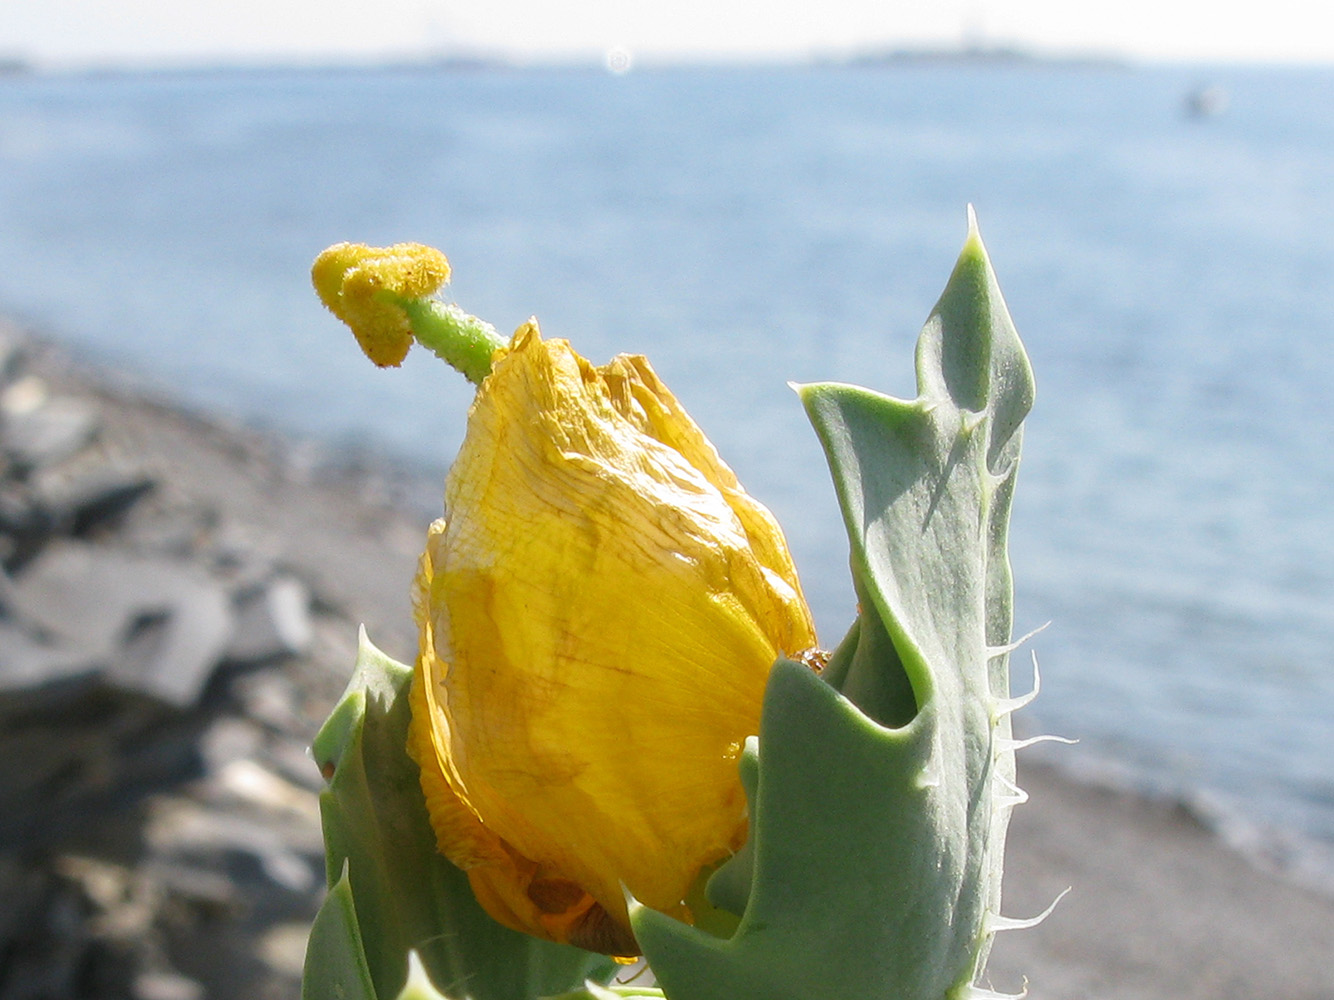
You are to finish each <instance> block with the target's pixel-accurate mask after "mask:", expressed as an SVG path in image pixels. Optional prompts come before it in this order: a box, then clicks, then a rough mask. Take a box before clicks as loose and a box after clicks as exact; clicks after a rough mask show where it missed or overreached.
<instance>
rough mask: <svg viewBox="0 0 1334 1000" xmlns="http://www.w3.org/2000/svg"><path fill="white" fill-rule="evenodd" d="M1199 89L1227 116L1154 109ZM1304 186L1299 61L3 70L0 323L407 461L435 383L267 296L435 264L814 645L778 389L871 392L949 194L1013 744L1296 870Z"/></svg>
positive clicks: (1331, 784)
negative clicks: (15, 74)
mask: <svg viewBox="0 0 1334 1000" xmlns="http://www.w3.org/2000/svg"><path fill="white" fill-rule="evenodd" d="M1206 81H1208V82H1213V83H1217V84H1221V85H1222V86H1224V87H1225V88H1226V89H1227V91H1228V93H1229V95H1230V97H1231V102H1230V106H1229V107H1228V108H1227V110H1226V112H1225V113H1223V114H1222V115H1219V116H1217V117H1214V118H1211V119H1209V120H1204V121H1195V120H1188V119H1187V118H1186V117H1185V116H1184V115H1183V113H1182V105H1183V98H1184V96H1185V95H1186V93H1187V92H1188V91H1189V90H1190V89H1191V88H1192V87H1194V86H1197V85H1199V84H1200V83H1202V82H1206ZM1332 182H1334V72H1331V71H1301V72H1298V71H1288V72H1280V71H1258V70H1257V71H1245V72H1242V71H1236V70H1233V71H1226V70H1220V71H1217V72H1212V73H1207V74H1205V73H1201V72H1199V71H1190V72H1187V71H1175V70H1167V69H1154V70H1136V71H1125V70H1115V69H1093V68H1080V69H1076V68H1068V67H1066V68H1062V67H975V68H968V67H945V66H918V67H895V68H879V69H871V68H862V69H836V68H823V69H783V70H778V69H763V70H761V69H748V70H724V69H710V70H703V69H693V70H672V71H666V70H664V71H644V72H634V73H631V74H629V75H627V76H625V77H612V76H609V75H605V74H602V73H599V72H593V71H587V72H579V71H564V72H555V71H551V72H536V71H534V72H526V73H517V72H516V73H511V72H489V73H464V72H444V71H436V72H432V71H425V70H418V71H395V72H389V71H382V72H369V71H368V72H345V73H335V72H326V73H315V72H310V73H300V74H297V73H291V74H284V73H269V74H256V73H252V74H217V75H199V76H193V77H189V76H122V77H106V78H49V79H43V78H12V79H6V80H0V260H3V268H0V309H4V310H8V311H10V312H12V313H15V314H17V315H19V316H21V317H24V318H26V319H28V320H31V321H34V322H36V323H39V324H40V325H42V326H43V327H45V328H46V329H48V330H50V331H52V332H53V333H54V334H56V335H57V336H59V337H60V338H62V339H64V340H65V341H67V342H69V343H72V344H77V345H82V346H83V348H84V349H85V350H86V351H87V352H88V353H89V354H90V355H92V356H94V357H96V358H99V359H106V360H111V361H114V362H116V363H119V364H121V365H123V366H131V367H133V368H134V369H136V370H138V371H140V372H143V373H145V374H147V375H148V376H149V377H151V378H153V379H155V380H156V381H158V382H159V383H161V384H163V385H165V386H168V387H169V388H170V390H171V391H173V392H175V393H177V394H178V395H179V396H180V397H181V398H182V399H184V400H186V401H188V402H190V403H191V404H193V405H196V406H202V407H205V408H208V409H212V410H216V411H223V412H227V413H231V414H239V415H241V416H244V417H246V418H249V419H253V420H257V421H261V422H264V423H266V424H269V425H271V426H276V427H279V428H282V429H286V430H289V431H295V432H299V433H302V434H306V435H311V436H314V437H316V438H318V439H321V440H324V441H328V442H345V441H358V442H361V443H362V444H369V445H370V446H371V447H375V448H379V449H384V450H386V451H390V452H394V453H397V454H399V455H402V456H405V457H407V458H409V459H411V460H413V461H415V462H418V463H422V464H425V465H431V466H443V464H444V463H446V462H447V461H448V459H449V457H450V455H451V453H452V451H453V450H454V448H455V447H456V445H457V443H458V440H459V437H460V435H461V429H462V416H463V412H464V408H465V406H466V403H467V399H468V396H469V393H468V390H467V388H466V387H465V385H464V384H463V382H462V380H461V379H459V378H457V377H452V376H451V375H450V374H449V373H447V372H445V371H443V370H441V369H439V367H438V366H437V365H435V364H433V363H430V362H427V361H420V360H419V361H418V362H417V363H411V364H409V365H408V366H406V368H405V369H404V370H402V371H398V372H388V373H381V372H376V371H374V370H372V369H371V368H370V367H369V365H368V364H366V363H365V362H364V361H363V359H362V358H361V357H360V355H359V353H358V352H357V350H356V348H355V346H354V345H353V343H352V341H351V338H350V337H349V336H347V335H346V331H344V330H342V329H341V328H340V327H339V326H338V325H337V324H336V323H335V322H334V321H333V320H332V319H331V318H330V317H328V316H327V315H325V314H324V313H323V312H322V311H321V310H320V309H319V308H318V306H317V304H316V302H315V299H314V297H313V295H312V294H311V293H310V291H309V288H308V283H307V277H306V274H307V268H308V265H309V262H310V259H311V258H312V257H313V256H314V254H315V253H316V252H317V251H318V250H320V249H321V248H322V247H324V246H325V245H326V244H328V243H332V242H336V241H338V240H343V239H355V240H360V241H364V242H370V243H388V242H394V241H397V240H403V239H415V240H421V241H424V242H429V243H434V244H436V245H438V246H440V247H442V248H443V249H445V250H446V251H447V252H448V253H449V255H450V257H451V259H452V261H453V263H454V267H455V283H454V286H453V294H454V296H455V298H456V299H457V300H458V301H459V302H460V304H462V305H463V306H465V308H467V309H469V310H470V311H473V312H475V313H477V314H479V315H482V316H485V317H487V318H489V319H491V320H492V321H493V322H495V323H496V324H497V325H498V326H500V327H512V326H514V325H515V324H517V323H518V322H519V321H521V320H523V319H524V318H526V317H527V316H528V315H529V314H530V313H536V314H537V315H538V316H539V318H540V319H541V320H542V323H543V327H544V330H545V331H546V333H547V334H548V335H559V336H568V337H569V338H571V339H572V340H574V341H576V343H577V345H578V346H579V347H580V348H581V349H582V351H583V352H584V353H585V354H587V355H588V356H590V357H592V358H593V359H595V360H599V361H601V360H605V359H606V358H608V357H609V356H611V355H612V354H614V353H616V352H618V351H623V350H630V351H642V352H645V353H648V354H650V355H651V356H652V358H653V360H654V363H655V365H656V367H657V368H658V370H659V371H660V372H661V373H662V374H663V376H664V377H665V378H666V379H667V381H668V382H669V384H671V385H672V386H673V387H674V389H675V390H676V391H677V393H678V394H679V395H680V396H681V397H682V398H683V399H684V400H685V402H686V403H687V405H688V406H689V407H690V409H691V410H692V412H693V413H694V414H695V416H696V418H697V419H698V420H699V421H700V423H701V424H702V425H703V426H704V427H705V429H706V430H707V431H708V432H709V433H710V435H711V436H712V437H713V439H714V441H715V442H716V443H717V444H718V446H719V448H720V450H721V451H722V452H723V454H724V455H725V456H726V457H727V458H728V460H729V461H730V462H731V463H732V464H733V466H734V467H735V468H736V469H737V471H738V473H739V474H740V475H741V477H742V479H743V481H744V482H746V484H747V485H748V487H749V488H750V489H751V491H752V492H754V493H756V494H757V495H758V496H760V497H761V498H762V499H763V500H765V501H766V502H767V503H769V504H770V506H772V507H773V508H774V510H775V511H776V513H777V514H778V515H779V517H780V519H781V520H782V521H783V522H784V524H785V525H786V526H787V527H788V530H789V533H790V538H791V541H792V544H793V547H794V549H795V551H796V554H797V559H798V563H799V565H800V566H801V569H802V572H803V576H804V579H805V581H806V586H807V590H808V593H809V595H810V596H811V598H812V603H813V604H814V606H815V608H816V613H817V616H818V619H819V621H820V623H821V627H822V631H823V633H824V637H825V641H826V642H827V643H832V642H834V641H836V640H837V638H838V636H839V635H840V634H841V631H842V629H843V628H844V627H845V625H846V624H847V622H848V620H849V619H850V617H851V613H852V601H851V596H850V590H849V587H848V586H847V584H846V583H845V582H844V577H845V575H846V573H845V559H846V556H845V552H846V549H845V542H844V540H843V538H842V534H841V528H840V525H839V519H838V516H837V513H836V510H835V507H834V502H833V495H832V491H831V489H830V488H829V487H828V485H827V483H826V474H825V472H824V470H823V466H822V462H821V458H820V454H819V451H818V448H817V445H816V443H815V439H814V435H813V434H812V433H811V431H810V430H809V428H808V427H807V426H806V425H805V423H804V419H803V417H802V414H801V410H800V407H799V406H798V404H797V401H796V399H795V397H793V395H792V394H791V392H790V391H789V390H788V389H787V388H786V384H785V383H786V382H787V380H789V379H792V380H798V381H802V380H818V379H826V378H832V379H841V380H847V381H857V382H863V383H865V384H869V385H872V386H875V387H878V388H882V389H886V390H888V391H891V392H894V393H896V394H899V395H911V393H912V388H913V383H912V368H911V356H912V355H911V350H912V343H913V340H914V338H915V336H916V332H917V329H918V328H919V326H920V325H921V323H922V321H923V320H924V319H925V317H926V315H927V313H928V312H929V310H930V307H931V305H932V303H933V302H934V300H935V297H936V295H937V294H938V293H939V290H940V288H941V286H942V285H943V283H944V280H945V278H946V276H947V275H948V272H949V269H950V267H951V265H952V263H953V259H954V255H955V254H956V252H957V250H958V247H959V246H960V244H961V241H962V239H963V236H964V220H965V215H964V208H965V205H966V204H967V203H968V202H972V203H974V204H975V205H976V206H977V210H978V214H979V217H980V219H981V223H982V230H983V234H984V236H985V238H986V239H987V242H988V245H989V247H990V249H991V252H992V257H993V260H994V262H995V265H996V267H997V270H998V272H999V275H1000V278H1001V282H1002V285H1003V287H1004V288H1005V290H1006V295H1007V298H1008V300H1009V303H1010V306H1011V310H1012V312H1013V314H1014V317H1015V320H1016V322H1017V324H1018V326H1019V329H1020V332H1021V334H1022V335H1023V336H1024V338H1025V341H1026V343H1027V345H1028V348H1029V351H1030V353H1031V354H1032V357H1033V361H1034V365H1035V368H1036V371H1037V375H1038V385H1039V399H1038V405H1037V408H1036V410H1035V411H1034V414H1033V417H1032V419H1031V421H1030V424H1029V432H1028V438H1027V454H1026V457H1025V462H1024V469H1023V472H1022V475H1021V483H1020V491H1019V495H1018V498H1017V507H1016V515H1015V527H1014V534H1013V542H1012V545H1013V556H1014V562H1015V569H1016V577H1017V587H1018V608H1017V615H1018V626H1019V628H1020V630H1021V631H1027V630H1028V629H1029V628H1032V627H1035V626H1037V625H1040V624H1042V623H1043V622H1046V621H1051V622H1052V625H1051V627H1050V628H1049V629H1048V630H1047V631H1046V632H1044V633H1043V634H1042V635H1041V636H1040V637H1038V638H1037V639H1036V640H1035V641H1034V643H1033V646H1034V647H1035V648H1036V649H1037V651H1038V653H1039V655H1040V657H1041V659H1042V662H1043V665H1044V680H1045V685H1044V686H1045V694H1044V695H1043V697H1042V699H1041V700H1040V701H1039V702H1038V704H1037V705H1036V706H1035V707H1034V708H1033V709H1032V710H1030V713H1029V719H1030V723H1029V724H1030V727H1041V728H1047V729H1052V730H1055V731H1058V732H1060V733H1063V734H1066V735H1070V736H1075V737H1079V738H1080V739H1081V740H1082V742H1081V744H1080V745H1079V746H1078V747H1076V748H1073V749H1070V750H1062V751H1060V754H1059V756H1060V758H1061V759H1062V760H1064V761H1065V762H1066V763H1068V764H1070V765H1071V766H1072V767H1074V768H1077V769H1081V768H1082V769H1086V770H1096V771H1098V772H1099V773H1102V774H1109V773H1112V774H1117V775H1121V776H1124V777H1127V778H1129V779H1131V780H1135V781H1137V782H1141V783H1143V784H1145V785H1147V786H1151V787H1153V788H1156V789H1159V790H1161V791H1165V792H1168V793H1171V794H1180V795H1184V796H1187V797H1188V798H1190V799H1191V800H1192V801H1195V802H1199V803H1203V804H1204V807H1205V809H1206V810H1207V811H1209V812H1210V813H1211V814H1212V815H1214V816H1215V817H1217V818H1218V819H1219V820H1220V825H1221V826H1222V827H1223V828H1224V829H1225V831H1226V832H1228V834H1229V835H1230V836H1233V837H1237V838H1240V837H1244V836H1255V837H1257V838H1259V839H1258V840H1257V841H1256V843H1260V844H1263V845H1265V849H1268V850H1278V851H1280V852H1284V851H1287V852H1292V853H1293V857H1295V858H1299V859H1300V858H1308V857H1315V856H1317V855H1318V854H1319V851H1318V850H1317V851H1316V852H1315V854H1310V855H1308V854H1307V853H1305V852H1306V850H1307V849H1308V848H1311V847H1313V845H1314V846H1315V847H1319V846H1321V845H1323V847H1324V848H1326V849H1331V848H1334V507H1332V506H1331V501H1330V498H1331V497H1332V496H1334V453H1332V450H1331V442H1334V416H1332V415H1331V414H1332V412H1334V411H1332V410H1331V407H1330V406H1329V403H1328V398H1329V392H1330V388H1329V387H1330V386H1331V385H1334V350H1331V338H1332V337H1334V280H1332V279H1334V198H1331V183H1332ZM1026 683H1027V681H1026V679H1025V678H1023V677H1022V676H1021V677H1019V678H1017V680H1016V686H1017V687H1019V688H1023V687H1024V686H1025V684H1026Z"/></svg>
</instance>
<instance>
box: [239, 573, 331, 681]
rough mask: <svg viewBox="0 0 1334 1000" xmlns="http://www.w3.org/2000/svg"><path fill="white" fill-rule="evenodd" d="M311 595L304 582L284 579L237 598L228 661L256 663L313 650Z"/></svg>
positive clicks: (290, 578)
mask: <svg viewBox="0 0 1334 1000" xmlns="http://www.w3.org/2000/svg"><path fill="white" fill-rule="evenodd" d="M313 638H314V632H313V629H312V628H311V621H310V592H309V591H308V590H307V589H306V586H305V584H303V583H302V582H301V581H300V580H297V579H296V578H294V577H290V576H280V577H277V578H275V579H272V580H269V581H268V582H267V583H264V584H261V585H260V586H258V587H253V588H249V589H247V590H244V591H242V592H241V593H240V594H238V595H237V597H236V624H235V628H234V631H233V633H232V639H231V642H230V643H229V644H228V646H227V659H229V660H233V661H236V662H238V663H256V662H259V661H262V660H269V659H274V658H275V657H279V656H293V655H300V654H302V653H304V652H305V651H306V650H308V649H309V648H310V644H311V641H312V639H313Z"/></svg>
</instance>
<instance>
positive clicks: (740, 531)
mask: <svg viewBox="0 0 1334 1000" xmlns="http://www.w3.org/2000/svg"><path fill="white" fill-rule="evenodd" d="M445 499H446V510H447V517H446V518H445V519H444V520H442V521H438V522H436V524H435V525H433V526H432V529H431V534H430V538H429V542H428V546H427V550H426V553H425V555H424V556H423V560H422V570H421V574H420V576H419V578H418V614H419V620H420V624H421V626H422V648H421V657H420V661H419V668H418V678H417V680H418V683H417V685H416V690H415V692H414V714H415V718H414V728H413V736H412V741H413V750H414V754H415V755H416V756H417V758H418V760H419V762H420V763H421V765H422V780H423V788H424V789H425V791H426V795H427V799H428V805H429V807H430V809H431V814H432V817H433V823H434V825H435V829H436V832H437V836H438V839H439V841H440V846H441V849H442V850H443V851H444V852H445V853H446V854H447V855H448V856H449V857H450V858H451V859H452V860H454V861H455V862H456V863H457V864H459V865H460V866H461V867H463V868H464V869H466V870H467V871H468V873H469V875H470V877H471V880H472V883H473V886H474V889H475V891H476V892H477V895H478V899H479V900H480V901H481V902H482V904H483V906H485V907H486V908H487V909H488V911H489V912H491V913H492V915H493V916H495V917H496V918H497V919H498V920H500V921H502V922H503V923H506V924H509V925H510V926H512V927H516V928H519V929H522V930H526V931H529V932H530V933H535V934H539V935H541V936H544V937H549V938H552V939H554V940H562V941H570V942H571V943H575V944H580V945H583V946H585V947H590V948H594V949H597V950H603V951H607V952H610V953H613V954H632V953H634V951H635V947H634V942H633V938H632V937H631V936H630V932H629V930H628V925H627V923H626V914H625V904H624V897H623V890H622V885H624V886H625V887H626V888H628V889H629V891H630V892H632V893H633V894H634V895H635V897H636V898H638V899H639V900H641V901H643V902H644V903H646V904H647V905H649V906H652V907H654V908H656V909H660V910H663V911H665V912H669V913H673V914H677V915H680V916H683V917H686V916H688V914H687V913H686V911H685V909H684V905H683V904H682V902H681V900H682V898H683V896H684V895H685V893H686V890H687V888H688V887H689V886H690V884H691V883H692V881H693V880H694V879H695V877H696V876H697V874H698V873H699V871H700V869H701V867H703V866H705V865H708V864H711V863H712V862H714V861H717V860H718V859H720V858H722V857H724V856H726V855H727V854H728V853H730V852H731V851H734V850H735V849H736V848H737V847H739V846H740V844H741V843H742V842H743V841H744V839H745V826H746V824H745V799H744V796H743V794H742V791H741V786H740V783H739V780H738V777H737V764H736V761H737V757H738V755H739V754H740V751H741V747H742V744H743V742H744V740H745V738H746V737H747V736H748V735H751V734H753V733H755V732H756V730H757V726H758V719H759V711H760V702H761V698H762V695H763V691H764V684H765V680H766V678H767V676H768V672H769V668H770V667H771V665H772V664H773V662H774V660H775V658H776V657H777V656H779V655H780V654H788V655H796V654H798V653H800V652H802V651H803V650H806V649H808V648H809V647H812V646H814V645H815V635H814V629H813V627H812V624H811V619H810V614H809V611H808V610H807V608H806V605H805V602H804V600H803V599H802V596H801V592H800V587H799V585H798V582H797V578H796V572H795V569H794V568H793V565H792V561H791V557H790V556H789V554H788V551H787V546H786V543H785V542H784V540H783V537H782V534H781V532H780V531H779V529H778V526H777V524H776V523H775V521H774V520H773V518H772V516H771V515H770V514H769V512H768V511H767V510H765V509H764V508H763V507H762V506H761V505H760V504H758V503H757V502H755V501H754V500H753V499H751V498H750V497H749V496H747V495H746V494H745V493H744V492H743V491H742V490H741V488H740V487H739V485H738V484H737V481H736V478H735V476H733V474H732V472H731V470H730V469H728V468H727V467H726V466H725V465H724V464H723V463H722V462H721V460H720V459H719V458H718V456H717V453H716V452H715V451H714V449H713V447H712V445H711V444H709V442H708V441H707V439H706V438H705V437H704V435H703V434H702V433H701V432H700V430H699V428H698V427H697V426H696V425H695V424H694V422H693V421H691V420H690V418H689V417H688V416H687V415H686V414H685V412H684V411H683V410H682V409H681V407H680V404H679V403H678V402H677V401H676V399H675V398H674V397H673V396H672V395H671V393H670V392H668V391H667V389H666V388H665V387H664V386H663V385H662V383H661V382H660V381H659V380H658V379H657V376H656V375H654V373H653V371H652V370H651V369H650V368H649V366H648V363H647V362H646V361H644V359H642V358H637V357H624V356H623V357H620V358H617V359H616V360H614V361H613V362H612V363H611V364H609V365H607V366H605V367H602V368H595V367H593V366H592V365H590V364H589V363H588V362H587V361H585V360H584V359H582V358H580V357H579V356H578V355H576V354H575V353H574V352H573V351H572V350H570V348H569V346H568V345H567V344H566V343H565V342H563V341H543V340H542V339H541V338H540V336H539V334H538V331H537V328H536V326H535V325H534V324H528V325H526V326H524V327H523V328H521V329H520V330H519V331H518V333H516V334H515V337H514V339H513V341H512V342H511V346H510V349H509V351H508V353H507V354H506V355H504V356H503V357H500V358H498V359H497V361H496V363H495V366H494V369H493V371H492V374H491V375H490V376H489V377H488V378H487V379H486V381H485V382H484V383H483V384H482V386H481V388H480V390H479V392H478V395H477V399H476V402H475V403H474V405H473V409H472V411H471V412H470V414H469V420H468V431H467V436H466V439H465V441H464V444H463V447H462V449H461V451H460V453H459V456H458V459H457V461H456V462H455V465H454V467H453V469H452V471H451V472H450V476H449V479H448V481H447V484H446V494H445Z"/></svg>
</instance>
